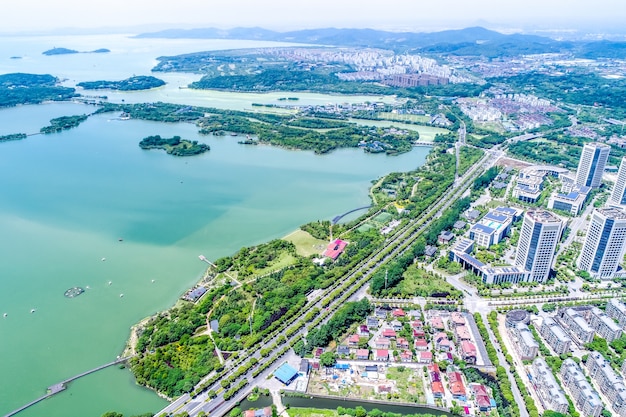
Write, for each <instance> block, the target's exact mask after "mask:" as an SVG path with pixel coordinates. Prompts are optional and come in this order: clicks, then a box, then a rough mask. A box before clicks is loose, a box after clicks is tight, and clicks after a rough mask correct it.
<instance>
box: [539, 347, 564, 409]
mask: <svg viewBox="0 0 626 417" xmlns="http://www.w3.org/2000/svg"><path fill="white" fill-rule="evenodd" d="M531 372H532V375H533V386H534V387H535V390H536V391H537V394H538V397H539V400H540V401H541V404H542V405H543V408H545V409H546V410H553V411H556V412H558V413H563V414H567V410H568V407H569V403H568V402H567V398H566V397H565V393H564V392H563V390H562V389H561V386H560V385H559V384H558V382H556V379H555V378H554V375H552V370H551V369H550V367H549V366H548V364H547V363H546V361H545V360H544V359H543V358H535V360H534V361H533V366H532V367H531Z"/></svg>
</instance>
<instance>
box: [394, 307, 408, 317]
mask: <svg viewBox="0 0 626 417" xmlns="http://www.w3.org/2000/svg"><path fill="white" fill-rule="evenodd" d="M391 314H392V315H393V316H394V317H404V316H406V313H405V312H404V310H402V309H401V308H396V309H394V310H393V312H392V313H391Z"/></svg>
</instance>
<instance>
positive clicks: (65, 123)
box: [40, 114, 88, 134]
mask: <svg viewBox="0 0 626 417" xmlns="http://www.w3.org/2000/svg"><path fill="white" fill-rule="evenodd" d="M87 117H88V116H87V115H86V114H81V115H78V116H62V117H57V118H56V119H52V120H50V126H45V127H42V128H41V129H40V132H41V133H44V134H49V133H56V132H61V131H63V130H68V129H71V128H73V127H76V126H78V125H79V124H81V123H82V122H84V121H85V120H87Z"/></svg>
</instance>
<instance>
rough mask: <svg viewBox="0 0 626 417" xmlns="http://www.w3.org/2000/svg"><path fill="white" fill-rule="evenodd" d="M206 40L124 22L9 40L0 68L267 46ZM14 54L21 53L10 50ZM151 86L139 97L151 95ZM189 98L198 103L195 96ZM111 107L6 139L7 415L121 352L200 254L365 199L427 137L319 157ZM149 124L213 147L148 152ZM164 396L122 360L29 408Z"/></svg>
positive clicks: (29, 111) (0, 224) (53, 68)
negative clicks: (116, 31)
mask: <svg viewBox="0 0 626 417" xmlns="http://www.w3.org/2000/svg"><path fill="white" fill-rule="evenodd" d="M79 41H80V42H79ZM72 42H73V43H72ZM220 42H221V43H220ZM200 43H201V41H186V42H183V41H174V42H171V43H170V42H164V43H161V44H157V43H154V42H153V41H150V42H148V41H146V40H132V39H128V38H125V37H119V36H114V37H85V38H80V39H78V40H76V38H73V37H71V38H70V37H68V38H59V39H53V40H50V39H48V38H45V39H43V38H23V39H20V40H14V41H13V42H11V40H10V39H7V38H0V73H8V72H36V73H51V74H53V75H57V76H60V77H62V78H67V79H68V81H67V82H68V83H71V82H78V81H83V80H94V79H121V78H126V77H129V76H131V75H133V74H136V75H138V74H148V73H149V69H150V68H151V66H152V65H153V63H154V57H156V56H159V55H165V54H174V53H182V52H192V51H198V50H203V49H210V48H204V46H206V45H207V44H210V45H211V46H212V47H213V48H218V47H219V48H222V49H223V48H230V47H235V46H236V47H242V46H257V45H258V44H260V43H250V42H248V43H242V42H232V41H212V43H211V42H206V41H204V42H203V43H202V44H200ZM53 46H57V47H68V48H74V49H78V50H88V49H96V48H100V47H103V48H109V49H111V50H112V53H111V54H106V55H95V54H80V55H72V56H57V57H44V56H43V55H40V52H41V51H43V50H46V49H49V48H51V47H53ZM176 51H180V52H176ZM15 55H17V56H24V58H23V59H21V60H9V59H8V57H9V56H15ZM151 57H152V58H151ZM49 58H52V60H50V59H49ZM108 71H111V72H110V74H109V72H108ZM173 77H179V79H182V78H184V76H173ZM188 77H189V78H193V77H197V76H195V75H189V76H188ZM71 80H73V81H71ZM161 91H162V93H163V94H165V92H166V89H163V90H161ZM172 91H176V93H177V94H179V95H177V97H176V100H173V101H177V102H185V101H186V99H185V96H184V92H185V91H188V90H181V89H178V88H177V87H176V88H172ZM150 94H153V93H145V97H144V99H146V100H147V101H151V99H150ZM159 94H161V93H159ZM133 97H139V96H138V95H134V96H133ZM264 97H265V98H266V100H268V101H271V100H274V99H275V98H272V96H264ZM301 97H302V100H311V101H312V102H330V101H333V100H334V101H347V100H357V98H354V97H348V98H346V97H340V96H324V95H306V94H305V95H302V96H301ZM118 98H119V97H118ZM187 98H188V100H189V101H190V102H191V103H190V104H196V103H195V100H197V99H198V94H197V93H192V94H191V95H189V96H188V97H187ZM201 98H202V101H203V102H206V103H213V104H207V105H216V106H217V104H215V103H219V102H222V103H223V106H225V107H229V106H232V107H233V108H247V107H249V106H250V104H251V103H252V102H258V101H259V97H258V95H252V96H250V95H237V94H232V93H213V92H202V94H201ZM276 98H277V97H276ZM363 99H365V98H363ZM142 100H143V99H142ZM142 100H139V99H137V101H142ZM128 101H131V98H130V97H129V99H128ZM220 107H221V106H220ZM93 110H94V108H93V107H88V106H83V105H79V104H69V103H55V104H44V105H38V106H19V107H16V108H10V109H2V110H0V134H7V133H15V132H26V133H33V132H37V131H38V130H39V128H40V127H42V126H44V125H46V124H47V123H48V120H49V119H51V118H53V117H58V116H61V115H73V114H82V113H89V112H91V111H93ZM115 116H116V115H114V114H110V115H99V116H94V117H91V118H89V119H88V120H87V121H86V122H85V123H84V124H82V125H81V126H80V127H78V128H76V129H73V130H69V131H65V132H62V133H59V134H53V135H46V136H44V135H35V136H30V137H28V138H27V139H25V140H22V141H14V142H8V143H2V144H0V190H1V198H0V233H2V239H0V315H1V314H4V313H6V314H7V316H6V317H4V318H3V317H1V316H0V376H1V377H0V381H1V382H0V415H1V414H5V413H7V412H9V411H11V410H13V409H15V408H17V407H19V406H21V405H22V404H24V403H27V402H29V401H31V400H33V399H35V398H37V397H39V396H41V395H42V394H44V393H45V388H46V387H48V386H49V385H52V384H54V383H57V382H59V381H61V380H63V379H65V378H67V377H70V376H72V375H75V374H78V373H80V372H83V371H85V370H87V369H90V368H93V367H96V366H98V365H101V364H104V363H106V362H109V361H111V360H113V359H115V357H116V356H117V355H118V354H120V353H121V351H122V349H123V347H124V344H125V342H126V339H127V338H128V335H129V328H130V326H132V325H133V324H134V323H136V322H137V321H139V320H141V319H142V318H144V317H146V316H149V315H151V314H153V313H155V312H157V311H160V310H163V309H166V308H168V307H169V306H171V305H172V304H173V303H174V302H175V301H176V300H177V298H178V297H179V296H180V295H181V294H182V293H183V292H184V291H185V289H187V288H188V287H189V286H191V285H193V284H194V283H195V282H196V281H197V280H198V279H199V278H200V276H201V275H202V273H203V271H204V264H203V263H202V262H200V261H199V260H198V255H200V254H204V255H205V256H207V258H209V259H216V258H218V257H220V256H225V255H229V254H232V253H234V252H235V251H236V250H238V249H239V248H241V247H243V246H247V245H252V244H256V243H260V242H263V241H266V240H269V239H272V238H278V237H281V236H284V235H286V234H288V233H289V232H291V231H292V230H294V229H296V228H297V227H298V226H299V225H301V224H303V223H306V222H308V221H312V220H317V219H330V218H332V217H334V216H335V215H337V214H340V213H343V212H345V211H347V210H350V209H352V208H355V207H359V206H362V205H365V204H367V203H368V202H369V199H368V195H367V191H368V187H369V186H370V185H371V181H372V180H374V179H376V178H378V177H380V176H382V175H384V174H386V173H388V172H391V171H406V170H410V169H414V168H416V167H417V166H419V165H421V164H422V163H423V162H424V160H425V157H426V155H427V153H428V151H429V148H415V149H414V150H413V151H412V152H410V153H407V154H404V155H400V156H396V157H386V156H384V155H370V154H365V153H363V152H362V151H359V150H341V151H336V152H333V153H331V154H329V155H324V156H319V155H314V154H313V153H311V152H298V151H287V150H283V149H279V148H275V147H270V146H255V147H246V146H242V145H239V144H237V140H238V139H237V138H233V137H219V138H216V137H212V136H201V135H198V134H197V131H196V128H195V127H194V126H193V125H191V124H162V123H153V122H146V121H136V120H128V121H120V120H117V119H116V117H115ZM154 134H160V135H162V136H166V137H167V136H172V135H180V136H182V137H184V138H188V139H192V140H199V141H201V142H204V143H208V144H209V145H210V146H211V151H210V152H208V153H206V154H203V155H200V156H195V157H189V158H177V157H172V156H170V155H166V154H165V153H164V152H160V151H143V150H141V149H140V148H139V147H138V142H139V141H140V140H141V138H143V137H145V136H148V135H154ZM119 238H122V239H123V241H121V242H120V241H119ZM102 259H104V260H102ZM153 281H154V282H153ZM74 286H81V287H85V288H87V287H89V289H88V290H86V292H85V293H84V294H82V295H80V296H79V297H77V298H74V299H68V298H65V297H64V296H63V293H64V291H65V290H66V289H68V288H70V287H74ZM122 294H123V297H122V296H121V295H122ZM33 309H34V310H35V311H34V312H32V313H31V311H32V310H33ZM164 404H165V401H164V400H162V399H160V398H159V397H158V396H157V395H156V394H154V393H153V392H152V391H149V390H146V389H143V388H141V387H138V386H137V385H136V384H135V382H134V380H133V378H132V375H131V374H130V372H128V371H127V370H123V369H118V368H116V367H113V368H109V369H106V370H104V371H101V372H98V373H96V374H93V375H90V376H88V377H85V378H83V379H81V380H78V381H75V382H73V383H71V384H70V386H69V389H68V390H66V391H65V392H63V393H61V394H59V395H56V396H54V397H52V398H51V399H48V400H45V401H44V402H42V403H40V404H38V405H36V406H34V407H32V408H31V409H29V410H27V411H25V412H23V413H21V414H20V415H23V416H33V417H34V416H42V415H46V416H49V417H55V416H59V417H61V416H63V417H89V416H93V417H99V416H100V415H101V414H103V413H104V412H106V411H110V410H115V411H119V412H122V413H124V414H125V415H126V416H129V415H132V414H139V413H143V412H147V411H153V412H156V411H158V410H159V409H161V408H162V407H163V406H164Z"/></svg>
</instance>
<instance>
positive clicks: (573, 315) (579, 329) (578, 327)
mask: <svg viewBox="0 0 626 417" xmlns="http://www.w3.org/2000/svg"><path fill="white" fill-rule="evenodd" d="M559 316H560V318H561V321H562V323H563V324H564V325H565V326H567V330H568V331H569V334H570V335H571V336H573V337H574V340H576V341H577V342H578V343H579V344H583V345H584V344H586V343H591V341H593V335H594V333H595V331H594V329H593V328H592V327H591V326H589V323H587V321H586V320H585V318H584V317H583V316H582V315H581V314H580V313H578V311H576V310H574V309H573V308H566V309H562V310H559Z"/></svg>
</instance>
